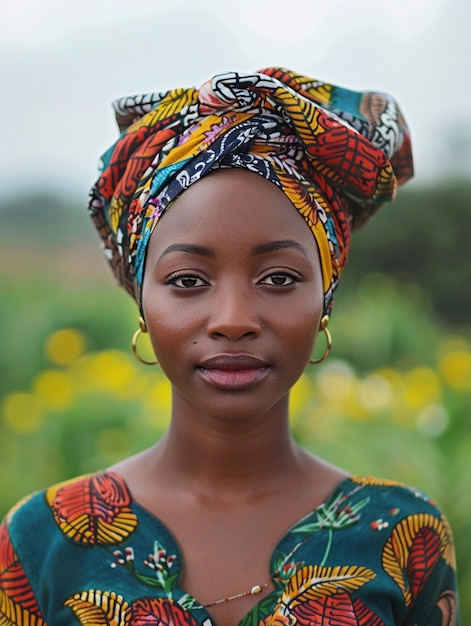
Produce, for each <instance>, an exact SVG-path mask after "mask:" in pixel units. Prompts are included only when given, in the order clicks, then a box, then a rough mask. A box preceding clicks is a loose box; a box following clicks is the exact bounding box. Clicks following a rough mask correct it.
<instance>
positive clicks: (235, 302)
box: [207, 284, 261, 341]
mask: <svg viewBox="0 0 471 626" xmlns="http://www.w3.org/2000/svg"><path fill="white" fill-rule="evenodd" d="M255 298H256V296H255V295H254V294H251V293H249V290H248V289H241V288H237V287H235V286H231V285H230V284H227V285H226V286H225V287H224V288H221V289H220V290H219V294H218V296H217V298H215V300H214V302H213V310H212V311H211V315H210V319H209V322H208V327H207V332H208V334H209V335H210V336H211V337H212V338H214V339H218V338H226V339H229V340H230V341H239V340H240V339H242V338H248V339H253V338H255V337H258V335H259V334H260V331H261V324H260V320H259V316H258V315H257V311H256V304H255Z"/></svg>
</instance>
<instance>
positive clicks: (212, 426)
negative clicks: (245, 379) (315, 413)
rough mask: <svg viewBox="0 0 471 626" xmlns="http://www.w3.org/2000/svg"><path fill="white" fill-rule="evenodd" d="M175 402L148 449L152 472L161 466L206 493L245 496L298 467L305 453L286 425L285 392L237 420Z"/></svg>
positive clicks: (274, 483) (172, 476)
mask: <svg viewBox="0 0 471 626" xmlns="http://www.w3.org/2000/svg"><path fill="white" fill-rule="evenodd" d="M178 405H179V403H176V405H175V404H174V410H173V417H172V421H171V425H170V427H169V430H168V431H167V433H166V435H165V436H164V437H163V438H162V439H161V440H160V441H159V442H158V444H157V445H156V447H155V448H154V449H153V466H154V470H155V472H156V474H155V475H158V473H161V472H164V473H165V475H166V476H167V477H168V478H169V479H171V481H172V482H174V483H175V482H178V484H179V486H180V487H181V486H183V487H186V488H188V489H189V490H192V491H193V492H196V493H198V492H199V493H200V494H202V495H207V496H208V497H211V496H212V495H213V494H218V497H220V495H221V493H224V494H225V496H227V497H231V494H234V495H237V496H238V497H240V495H241V494H242V493H246V495H247V497H250V496H251V495H256V494H257V493H260V492H262V491H265V492H266V491H270V490H271V489H274V488H279V486H280V481H281V482H282V483H283V481H284V480H286V481H288V480H289V479H290V478H292V477H293V474H295V473H296V472H297V471H299V469H300V466H301V459H302V458H303V456H304V453H303V452H302V451H301V450H300V449H299V448H298V446H297V445H296V444H295V443H294V441H293V439H292V437H291V434H290V431H289V423H288V398H287V397H286V398H284V399H283V400H282V401H281V402H280V403H279V405H277V406H275V407H274V408H273V409H272V410H270V412H269V413H267V414H265V415H262V416H257V417H252V418H251V419H249V418H247V419H245V420H240V421H221V420H218V419H211V418H209V417H208V416H201V415H198V414H197V413H195V411H191V412H190V411H186V412H185V411H181V409H182V408H183V407H182V406H178ZM180 411H181V412H180Z"/></svg>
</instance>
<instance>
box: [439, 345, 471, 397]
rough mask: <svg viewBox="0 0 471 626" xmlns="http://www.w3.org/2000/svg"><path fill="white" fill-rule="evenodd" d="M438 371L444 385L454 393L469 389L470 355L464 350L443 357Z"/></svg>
mask: <svg viewBox="0 0 471 626" xmlns="http://www.w3.org/2000/svg"><path fill="white" fill-rule="evenodd" d="M438 369H439V371H440V374H441V375H442V377H443V379H444V381H445V382H446V384H447V385H448V386H449V387H451V388H452V389H456V391H467V390H468V389H471V354H470V353H469V352H468V351H467V350H464V349H458V350H453V351H452V352H449V353H448V354H445V356H443V357H442V358H441V359H440V361H439V364H438Z"/></svg>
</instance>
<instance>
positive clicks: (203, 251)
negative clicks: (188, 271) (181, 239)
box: [159, 243, 216, 261]
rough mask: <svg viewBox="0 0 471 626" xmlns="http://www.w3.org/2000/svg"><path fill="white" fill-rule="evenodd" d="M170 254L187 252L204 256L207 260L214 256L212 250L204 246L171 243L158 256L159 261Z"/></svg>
mask: <svg viewBox="0 0 471 626" xmlns="http://www.w3.org/2000/svg"><path fill="white" fill-rule="evenodd" d="M171 252H187V253H188V254H198V255H199V256H204V257H208V258H212V257H214V256H216V255H215V253H214V250H211V248H206V247H205V246H198V245H196V244H193V243H172V244H171V245H170V246H168V248H165V250H164V251H163V252H162V254H161V255H160V256H159V261H160V259H161V258H162V257H164V256H165V255H166V254H170V253H171Z"/></svg>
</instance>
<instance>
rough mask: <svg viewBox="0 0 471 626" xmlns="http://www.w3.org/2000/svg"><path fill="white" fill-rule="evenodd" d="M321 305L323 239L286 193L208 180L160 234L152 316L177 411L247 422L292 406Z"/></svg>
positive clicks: (235, 177) (147, 305)
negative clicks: (293, 390) (320, 252)
mask: <svg viewBox="0 0 471 626" xmlns="http://www.w3.org/2000/svg"><path fill="white" fill-rule="evenodd" d="M322 308H323V289H322V275H321V268H320V263H319V256H318V252H317V246H316V243H315V239H314V237H313V235H312V233H311V231H310V230H309V228H308V227H307V225H306V223H305V222H304V220H303V218H302V217H301V216H300V215H299V213H298V212H297V211H296V209H295V208H294V207H293V205H292V204H291V202H290V201H289V200H288V198H287V197H286V196H285V195H284V194H283V192H282V191H281V190H280V189H278V188H277V187H276V186H275V185H274V184H273V183H270V182H269V181H267V180H265V179H264V178H262V177H260V176H259V175H257V174H253V173H251V172H247V171H245V170H234V169H230V170H221V171H217V172H214V173H212V174H210V175H208V176H206V177H204V178H203V179H202V180H200V181H199V182H197V183H195V184H193V185H192V186H191V187H190V188H189V189H188V190H187V191H185V192H184V193H183V194H182V195H181V196H180V197H179V198H178V199H177V200H176V201H175V203H174V204H173V206H172V207H171V208H170V209H169V210H168V211H167V213H165V214H164V216H163V217H162V218H161V220H160V222H159V224H158V225H157V227H156V229H155V231H154V233H153V234H152V237H151V240H150V243H149V247H148V253H147V261H146V270H145V276H144V284H143V310H144V315H145V319H146V323H147V328H148V330H149V334H150V337H151V341H152V344H153V347H154V350H155V354H156V356H157V359H158V361H159V364H160V365H161V367H162V369H163V370H164V372H165V373H166V375H167V376H168V378H169V379H170V381H171V383H172V386H173V402H174V413H175V412H176V411H177V410H178V411H180V412H181V411H182V410H195V409H196V410H197V411H198V412H199V413H202V414H204V415H206V416H212V417H215V418H217V419H223V420H241V419H247V418H249V417H251V418H254V417H257V416H260V415H263V414H266V413H267V411H270V410H272V409H273V408H274V407H277V406H278V407H284V410H286V406H287V398H288V392H289V389H290V388H291V387H292V385H293V384H294V383H295V382H296V380H297V379H298V378H299V376H300V375H301V373H302V372H303V370H304V368H305V366H306V364H307V362H308V360H309V358H310V355H311V353H312V350H313V346H314V341H315V338H316V335H317V331H318V329H319V324H320V319H321V315H322ZM175 403H177V404H178V406H177V407H176V406H175Z"/></svg>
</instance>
